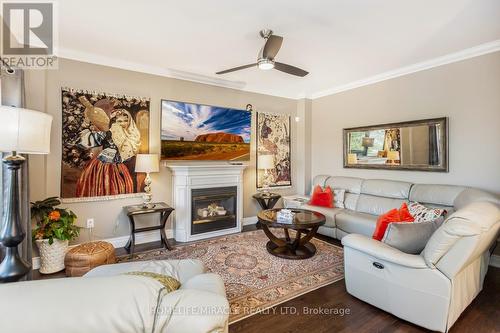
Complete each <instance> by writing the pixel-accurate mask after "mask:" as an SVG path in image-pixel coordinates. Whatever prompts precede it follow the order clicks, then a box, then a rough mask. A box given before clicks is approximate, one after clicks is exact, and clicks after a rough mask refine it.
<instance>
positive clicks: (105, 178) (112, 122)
mask: <svg viewBox="0 0 500 333" xmlns="http://www.w3.org/2000/svg"><path fill="white" fill-rule="evenodd" d="M65 95H66V96H65ZM68 95H70V93H69V92H67V93H66V94H65V91H63V172H62V176H63V181H62V191H61V192H62V197H63V198H67V197H77V198H85V197H103V196H112V195H120V194H131V193H137V192H141V191H142V188H143V179H142V178H143V177H141V178H139V177H138V176H137V175H136V174H135V172H134V167H135V156H136V155H137V154H138V153H139V152H141V153H145V152H147V141H148V140H147V136H148V130H149V129H148V124H149V111H148V110H144V109H141V110H138V109H140V108H142V107H144V106H147V107H148V109H149V102H147V105H142V106H141V103H144V101H142V102H141V100H140V99H133V100H134V101H132V99H130V98H128V100H127V99H126V98H122V99H124V100H123V101H120V99H119V98H109V97H106V96H103V97H104V98H99V96H97V97H96V96H89V95H88V94H82V93H80V94H78V93H76V94H75V93H73V98H75V99H76V100H74V102H75V103H77V105H76V106H77V108H75V107H72V103H71V100H70V99H65V97H69V96H68ZM91 101H92V102H94V104H92V102H91ZM65 105H66V106H67V107H65ZM68 107H69V109H70V110H72V111H68V112H65V110H66V111H67V109H68ZM137 107H139V108H137ZM82 109H83V110H82ZM127 109H128V110H127ZM81 111H83V112H81ZM67 113H69V114H70V115H68V114H67ZM65 115H66V116H67V117H65ZM134 115H135V117H134ZM75 117H78V118H79V119H81V122H80V123H79V124H75V126H71V125H72V124H65V123H66V122H70V123H71V122H72V121H74V120H75ZM65 125H67V127H69V128H70V129H72V130H71V131H65ZM77 125H78V126H77ZM138 125H139V126H138ZM74 127H78V128H74ZM140 127H143V128H142V130H141V128H140ZM144 127H145V128H144ZM65 132H68V133H65ZM65 136H66V138H64V137H65ZM144 142H146V145H144ZM141 147H142V148H141ZM144 148H145V149H144ZM75 167H77V168H78V170H75V169H76V168H75ZM75 171H77V172H78V174H75Z"/></svg>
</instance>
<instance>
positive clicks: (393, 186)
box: [304, 176, 500, 332]
mask: <svg viewBox="0 0 500 333" xmlns="http://www.w3.org/2000/svg"><path fill="white" fill-rule="evenodd" d="M314 184H315V185H316V184H320V185H330V186H331V187H332V188H344V189H346V191H347V193H346V197H345V206H346V207H345V209H342V208H321V207H316V206H307V205H306V206H305V207H304V208H309V209H313V210H317V211H321V212H322V213H324V214H325V215H326V216H327V222H326V225H325V227H324V228H322V230H321V231H320V232H321V233H323V234H326V235H328V236H331V237H336V238H339V239H342V244H343V245H344V265H345V283H346V288H347V291H348V292H349V293H350V294H351V295H353V296H355V297H357V298H359V299H361V300H363V301H365V302H367V303H370V304H372V305H374V306H376V307H378V308H380V309H383V310H385V311H387V312H390V313H392V314H394V315H396V316H398V317H400V318H402V319H405V320H407V321H410V322H412V323H414V324H417V325H419V326H422V327H425V328H428V329H430V330H435V331H440V332H447V331H448V330H449V329H450V328H451V327H452V325H453V324H454V323H455V321H456V320H457V319H458V318H459V317H460V314H461V313H462V312H463V311H464V310H465V309H466V308H467V306H468V305H469V304H470V303H471V302H472V301H473V300H474V298H475V297H476V296H477V295H478V294H479V292H480V291H481V290H482V288H483V281H484V277H485V275H486V273H487V271H488V263H489V260H490V249H491V247H492V245H493V244H494V243H495V241H496V239H497V237H498V231H499V229H500V200H499V198H498V197H497V196H495V195H493V194H490V193H487V192H484V191H481V190H478V189H473V188H466V187H463V186H453V185H428V184H412V183H408V182H400V181H391V180H372V179H366V180H365V179H359V178H350V177H329V176H317V177H316V178H315V179H314ZM405 200H409V201H418V202H420V203H422V204H425V205H427V206H432V207H444V208H446V210H447V211H448V214H447V215H446V219H445V221H444V222H443V223H442V224H441V226H440V227H439V228H438V229H437V230H436V231H435V232H434V233H433V234H432V236H431V237H430V239H429V240H428V242H427V244H426V246H425V248H424V250H423V251H422V252H421V253H420V254H408V253H404V252H402V251H399V250H398V249H395V248H393V247H391V246H389V245H387V244H385V243H383V242H380V241H377V240H374V239H372V238H371V236H372V233H373V231H374V229H375V225H376V221H377V216H378V215H380V214H382V213H384V212H386V211H388V210H390V209H392V208H398V207H399V206H400V205H401V203H402V202H403V201H405Z"/></svg>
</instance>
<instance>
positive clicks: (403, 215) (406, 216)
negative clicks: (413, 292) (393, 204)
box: [399, 202, 415, 222]
mask: <svg viewBox="0 0 500 333" xmlns="http://www.w3.org/2000/svg"><path fill="white" fill-rule="evenodd" d="M399 220H400V221H401V222H413V221H415V218H414V217H413V215H411V214H410V210H409V209H408V205H407V204H406V202H403V204H402V205H401V207H400V208H399Z"/></svg>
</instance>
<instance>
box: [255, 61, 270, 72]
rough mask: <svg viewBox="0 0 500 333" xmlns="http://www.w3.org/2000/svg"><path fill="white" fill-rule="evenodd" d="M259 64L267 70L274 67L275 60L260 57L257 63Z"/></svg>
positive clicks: (260, 67)
mask: <svg viewBox="0 0 500 333" xmlns="http://www.w3.org/2000/svg"><path fill="white" fill-rule="evenodd" d="M257 66H258V67H259V69H262V70H265V71H267V70H269V69H273V68H274V61H272V60H269V59H260V60H259V62H258V63H257Z"/></svg>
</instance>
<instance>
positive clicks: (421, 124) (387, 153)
mask: <svg viewBox="0 0 500 333" xmlns="http://www.w3.org/2000/svg"><path fill="white" fill-rule="evenodd" d="M344 168H359V169H389V170H420V171H436V172H448V118H434V119H423V120H414V121H407V122H402V123H392V124H382V125H374V126H364V127H355V128H345V129H344Z"/></svg>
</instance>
